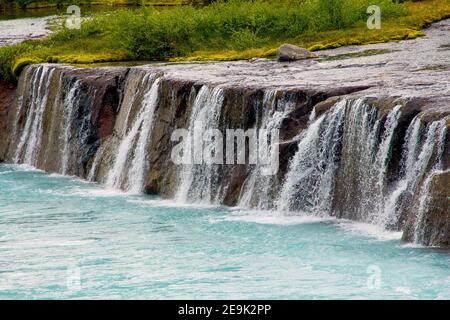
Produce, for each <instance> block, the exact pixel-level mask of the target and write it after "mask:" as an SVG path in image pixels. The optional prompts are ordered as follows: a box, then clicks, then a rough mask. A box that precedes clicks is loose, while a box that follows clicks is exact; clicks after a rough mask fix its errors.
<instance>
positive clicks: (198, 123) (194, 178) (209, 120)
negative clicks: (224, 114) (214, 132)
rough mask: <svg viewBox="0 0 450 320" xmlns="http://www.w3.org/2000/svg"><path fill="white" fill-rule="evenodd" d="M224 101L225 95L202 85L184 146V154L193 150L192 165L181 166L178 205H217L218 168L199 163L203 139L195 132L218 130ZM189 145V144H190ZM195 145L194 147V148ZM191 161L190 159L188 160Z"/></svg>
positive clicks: (220, 89)
mask: <svg viewBox="0 0 450 320" xmlns="http://www.w3.org/2000/svg"><path fill="white" fill-rule="evenodd" d="M223 100H224V91H223V89H222V88H221V87H220V86H218V87H214V88H213V89H211V88H210V87H209V86H207V85H203V86H202V87H201V89H200V90H199V92H198V94H197V96H196V98H195V101H194V104H193V107H192V113H191V116H190V120H189V128H188V130H189V138H188V139H187V141H186V143H185V150H187V149H188V148H189V149H190V148H191V147H192V146H193V147H194V148H193V152H188V154H192V155H193V160H194V161H192V162H190V163H188V164H183V166H182V168H181V172H180V182H179V187H178V190H177V192H176V195H175V199H176V200H177V201H179V202H192V201H193V202H202V203H211V202H217V201H218V199H217V197H218V188H219V180H218V179H219V172H218V165H216V164H206V163H203V161H201V162H200V163H199V161H198V159H200V160H202V154H200V153H202V152H203V147H204V146H205V142H206V141H203V137H197V135H196V132H195V131H196V130H202V132H203V131H204V130H207V129H217V128H218V126H219V120H220V112H221V110H222V105H223ZM191 142H192V144H191ZM195 144H196V145H195ZM191 160H192V159H191Z"/></svg>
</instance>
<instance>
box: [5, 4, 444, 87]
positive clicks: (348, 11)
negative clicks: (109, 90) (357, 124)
mask: <svg viewBox="0 0 450 320" xmlns="http://www.w3.org/2000/svg"><path fill="white" fill-rule="evenodd" d="M373 4H376V5H378V6H380V8H381V13H382V27H381V29H379V30H369V29H368V28H367V26H366V20H367V17H368V15H367V13H366V10H367V7H368V6H369V5H373ZM449 16H450V0H424V1H421V2H405V3H394V2H392V1H390V0H284V1H264V0H253V1H249V0H247V1H245V0H229V1H227V2H224V1H216V2H214V3H213V4H211V5H209V6H206V7H202V8H194V7H191V6H183V7H175V8H173V9H170V10H162V11H160V10H155V9H153V8H151V7H144V8H141V9H138V10H133V11H131V10H127V9H124V10H118V11H116V12H113V13H107V14H96V15H93V16H91V17H88V18H85V19H84V20H83V22H82V24H81V28H80V29H68V28H66V27H65V26H64V25H61V26H58V27H57V28H56V31H55V33H54V34H53V35H52V36H50V37H49V38H47V39H42V40H32V41H26V42H24V43H22V44H18V45H14V46H8V47H3V48H0V75H1V76H2V77H3V78H5V79H9V80H11V79H14V78H15V77H17V76H18V74H19V73H20V71H21V69H22V68H23V66H25V65H27V64H29V63H39V62H64V63H83V64H86V63H94V62H106V61H125V60H169V61H178V60H236V59H247V58H252V57H269V56H272V55H274V54H275V50H276V48H277V47H278V46H279V45H280V44H281V43H283V42H290V43H293V44H296V45H299V46H302V47H306V48H309V49H310V50H320V49H328V48H334V47H339V46H342V45H348V44H363V43H375V42H384V41H390V40H401V39H408V38H414V37H417V36H419V35H421V32H420V29H421V28H423V27H424V26H426V25H427V24H429V23H431V22H433V21H437V20H440V19H443V18H445V17H449Z"/></svg>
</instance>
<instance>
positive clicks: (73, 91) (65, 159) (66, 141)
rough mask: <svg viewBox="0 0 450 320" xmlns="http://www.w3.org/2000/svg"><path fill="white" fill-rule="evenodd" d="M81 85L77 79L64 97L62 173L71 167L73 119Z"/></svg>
mask: <svg viewBox="0 0 450 320" xmlns="http://www.w3.org/2000/svg"><path fill="white" fill-rule="evenodd" d="M80 87H81V82H80V81H75V83H74V84H73V85H72V86H71V88H70V89H69V93H68V94H67V96H66V97H65V98H64V103H63V110H64V111H63V114H64V122H63V132H64V134H63V151H62V157H61V174H67V170H68V167H69V161H70V158H71V157H70V156H71V140H72V139H71V138H72V129H73V119H74V117H75V114H76V112H77V107H76V104H77V100H78V99H79V91H80ZM77 143H78V142H77Z"/></svg>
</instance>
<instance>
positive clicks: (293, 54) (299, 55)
mask: <svg viewBox="0 0 450 320" xmlns="http://www.w3.org/2000/svg"><path fill="white" fill-rule="evenodd" d="M315 57H317V55H315V54H314V53H312V52H309V51H308V50H306V49H303V48H300V47H297V46H294V45H292V44H283V45H281V46H280V47H279V48H278V50H277V60H278V61H280V62H284V61H297V60H304V59H311V58H315Z"/></svg>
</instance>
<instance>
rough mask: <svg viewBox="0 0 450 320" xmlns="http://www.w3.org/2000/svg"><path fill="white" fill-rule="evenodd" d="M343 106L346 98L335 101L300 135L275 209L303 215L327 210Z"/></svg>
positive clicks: (343, 112) (343, 110)
mask: <svg viewBox="0 0 450 320" xmlns="http://www.w3.org/2000/svg"><path fill="white" fill-rule="evenodd" d="M345 108H346V101H345V100H343V101H341V102H339V103H338V104H337V105H336V106H334V108H333V110H332V111H331V112H330V113H327V114H325V115H322V116H320V117H319V118H317V119H316V120H315V121H314V122H313V123H312V124H311V125H310V126H309V127H308V129H307V130H306V132H305V133H304V134H303V137H302V138H301V140H300V142H299V143H298V150H297V153H296V154H295V155H294V157H293V158H292V160H291V162H290V165H289V170H288V173H287V174H286V178H285V181H284V183H283V186H282V188H281V191H280V193H279V196H278V199H277V201H276V208H277V210H279V211H284V212H286V211H292V210H296V211H302V212H306V213H307V214H319V213H321V212H324V211H327V210H328V208H329V205H330V203H329V201H330V195H331V190H330V188H331V179H332V178H333V175H334V172H335V169H336V165H335V163H336V159H335V157H336V148H337V144H338V143H339V131H340V128H341V126H342V124H343V119H344V115H345Z"/></svg>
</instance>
